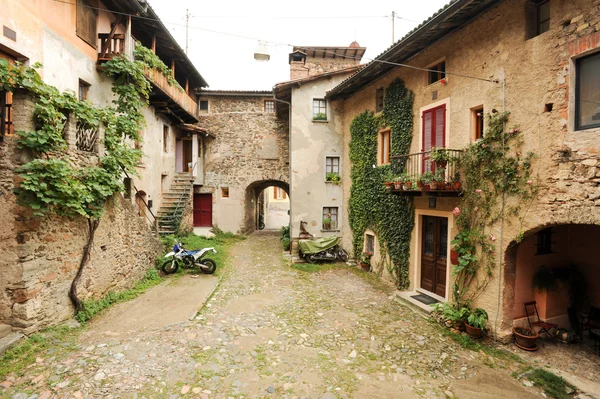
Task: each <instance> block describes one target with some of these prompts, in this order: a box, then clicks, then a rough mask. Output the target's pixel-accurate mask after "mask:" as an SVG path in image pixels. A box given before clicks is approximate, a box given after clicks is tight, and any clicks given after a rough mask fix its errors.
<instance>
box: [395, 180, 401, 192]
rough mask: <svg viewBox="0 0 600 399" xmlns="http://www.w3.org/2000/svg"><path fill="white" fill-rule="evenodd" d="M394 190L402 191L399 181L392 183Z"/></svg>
mask: <svg viewBox="0 0 600 399" xmlns="http://www.w3.org/2000/svg"><path fill="white" fill-rule="evenodd" d="M394 188H395V189H396V190H401V189H402V183H401V182H399V181H395V182H394Z"/></svg>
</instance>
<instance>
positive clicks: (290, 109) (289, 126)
mask: <svg viewBox="0 0 600 399" xmlns="http://www.w3.org/2000/svg"><path fill="white" fill-rule="evenodd" d="M290 99H291V96H290ZM273 100H275V101H277V102H280V103H284V104H287V105H288V164H289V166H290V175H289V177H288V179H289V182H290V183H289V184H290V186H289V187H290V190H289V191H290V192H289V193H288V198H289V199H290V219H289V220H290V224H289V227H290V255H291V254H292V247H293V245H292V102H291V101H290V102H288V101H284V100H280V99H278V98H277V97H276V96H275V87H273Z"/></svg>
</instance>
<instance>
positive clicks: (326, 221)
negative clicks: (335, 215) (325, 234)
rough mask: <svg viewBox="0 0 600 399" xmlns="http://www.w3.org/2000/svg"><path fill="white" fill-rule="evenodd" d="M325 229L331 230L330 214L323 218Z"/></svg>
mask: <svg viewBox="0 0 600 399" xmlns="http://www.w3.org/2000/svg"><path fill="white" fill-rule="evenodd" d="M323 229H324V230H331V215H329V214H327V216H325V217H324V218H323Z"/></svg>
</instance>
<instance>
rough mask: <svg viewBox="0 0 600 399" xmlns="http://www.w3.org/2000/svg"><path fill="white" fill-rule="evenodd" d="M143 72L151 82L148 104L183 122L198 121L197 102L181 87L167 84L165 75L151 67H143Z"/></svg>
mask: <svg viewBox="0 0 600 399" xmlns="http://www.w3.org/2000/svg"><path fill="white" fill-rule="evenodd" d="M144 73H145V74H146V76H147V77H148V79H150V81H151V82H152V86H153V90H152V93H151V95H150V105H152V106H153V107H155V109H156V111H157V112H162V113H165V114H166V115H167V116H169V115H171V116H172V117H175V118H177V119H180V120H181V121H182V122H183V123H196V122H198V119H197V113H198V104H197V103H196V101H194V100H193V99H192V98H191V97H190V96H188V94H187V93H186V92H185V90H183V89H182V88H181V87H179V86H177V85H173V86H172V85H171V84H169V80H168V79H167V77H166V76H165V75H163V74H162V73H161V72H159V71H158V70H156V69H153V68H145V69H144Z"/></svg>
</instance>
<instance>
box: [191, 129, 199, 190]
mask: <svg viewBox="0 0 600 399" xmlns="http://www.w3.org/2000/svg"><path fill="white" fill-rule="evenodd" d="M192 177H194V180H195V179H196V177H198V133H194V134H193V135H192Z"/></svg>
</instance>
